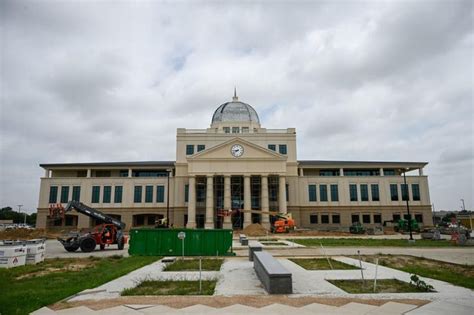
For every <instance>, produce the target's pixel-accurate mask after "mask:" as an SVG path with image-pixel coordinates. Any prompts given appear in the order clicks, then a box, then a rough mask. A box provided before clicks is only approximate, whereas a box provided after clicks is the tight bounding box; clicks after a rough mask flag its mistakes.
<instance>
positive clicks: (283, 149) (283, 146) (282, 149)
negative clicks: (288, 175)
mask: <svg viewBox="0 0 474 315" xmlns="http://www.w3.org/2000/svg"><path fill="white" fill-rule="evenodd" d="M278 150H279V152H280V154H286V153H287V148H286V144H280V145H279V146H278Z"/></svg>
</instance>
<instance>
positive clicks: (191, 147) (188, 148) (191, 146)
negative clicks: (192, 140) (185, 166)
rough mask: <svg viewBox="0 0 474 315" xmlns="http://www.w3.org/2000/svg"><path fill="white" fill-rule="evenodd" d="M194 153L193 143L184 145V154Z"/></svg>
mask: <svg viewBox="0 0 474 315" xmlns="http://www.w3.org/2000/svg"><path fill="white" fill-rule="evenodd" d="M193 154H194V145H192V144H187V145H186V155H193Z"/></svg>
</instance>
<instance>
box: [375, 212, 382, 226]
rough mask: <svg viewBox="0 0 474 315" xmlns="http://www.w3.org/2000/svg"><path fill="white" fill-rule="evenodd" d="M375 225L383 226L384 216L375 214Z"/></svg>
mask: <svg viewBox="0 0 474 315" xmlns="http://www.w3.org/2000/svg"><path fill="white" fill-rule="evenodd" d="M374 223H376V224H381V223H382V215H381V214H374Z"/></svg>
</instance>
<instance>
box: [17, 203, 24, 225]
mask: <svg viewBox="0 0 474 315" xmlns="http://www.w3.org/2000/svg"><path fill="white" fill-rule="evenodd" d="M17 206H18V214H21V207H23V205H17ZM20 220H21V219H20ZM20 222H21V221H20Z"/></svg>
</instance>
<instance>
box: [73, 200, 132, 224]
mask: <svg viewBox="0 0 474 315" xmlns="http://www.w3.org/2000/svg"><path fill="white" fill-rule="evenodd" d="M72 209H74V210H76V211H77V212H79V213H82V214H84V215H87V216H88V217H91V218H94V219H96V220H98V221H101V222H103V223H107V224H113V225H115V226H116V227H117V229H119V230H123V229H125V223H123V222H122V221H120V220H117V219H116V218H114V217H111V216H109V215H106V214H104V213H102V212H100V211H99V210H97V209H94V208H91V207H89V206H86V205H85V204H83V203H82V202H79V201H74V200H72V201H69V202H68V204H67V205H66V207H65V208H64V213H66V212H68V211H71V210H72Z"/></svg>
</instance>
